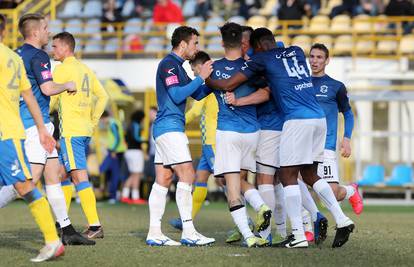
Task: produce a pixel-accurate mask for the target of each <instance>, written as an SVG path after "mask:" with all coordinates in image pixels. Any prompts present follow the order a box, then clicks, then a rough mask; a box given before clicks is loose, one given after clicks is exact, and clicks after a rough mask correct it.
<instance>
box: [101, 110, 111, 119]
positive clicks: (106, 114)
mask: <svg viewBox="0 0 414 267" xmlns="http://www.w3.org/2000/svg"><path fill="white" fill-rule="evenodd" d="M109 116H110V115H109V111H107V110H104V112H102V115H101V118H102V119H105V118H109Z"/></svg>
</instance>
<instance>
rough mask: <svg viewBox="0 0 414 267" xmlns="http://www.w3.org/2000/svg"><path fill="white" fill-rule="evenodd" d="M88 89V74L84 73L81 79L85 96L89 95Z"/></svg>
mask: <svg viewBox="0 0 414 267" xmlns="http://www.w3.org/2000/svg"><path fill="white" fill-rule="evenodd" d="M89 90H90V87H89V76H88V74H85V75H84V76H83V80H82V92H85V93H86V96H87V97H89Z"/></svg>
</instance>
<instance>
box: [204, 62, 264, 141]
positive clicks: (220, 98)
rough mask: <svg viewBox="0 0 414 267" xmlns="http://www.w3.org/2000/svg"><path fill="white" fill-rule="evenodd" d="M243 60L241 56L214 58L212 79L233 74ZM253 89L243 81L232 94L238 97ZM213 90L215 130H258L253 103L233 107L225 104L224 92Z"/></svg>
mask: <svg viewBox="0 0 414 267" xmlns="http://www.w3.org/2000/svg"><path fill="white" fill-rule="evenodd" d="M244 62H245V60H244V59H243V58H239V59H236V60H227V59H226V58H222V59H220V60H216V61H215V62H214V64H213V68H214V71H213V73H212V79H214V80H217V79H229V78H230V77H231V76H232V75H233V74H235V73H237V72H238V71H240V68H241V67H242V66H243V65H244ZM255 91H256V88H254V87H253V86H251V85H250V84H248V83H244V84H242V85H240V86H239V87H237V88H236V89H235V90H234V94H235V97H236V98H240V97H244V96H247V95H250V94H251V93H253V92H255ZM213 92H214V95H215V96H216V98H217V103H218V106H219V111H218V114H217V130H221V131H232V132H238V133H253V132H256V131H258V130H259V123H258V121H257V114H256V106H255V105H247V106H240V107H235V106H232V105H229V104H227V102H226V97H225V96H226V92H224V91H221V90H213Z"/></svg>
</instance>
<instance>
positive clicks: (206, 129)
mask: <svg viewBox="0 0 414 267" xmlns="http://www.w3.org/2000/svg"><path fill="white" fill-rule="evenodd" d="M217 113H218V104H217V99H216V97H215V95H214V94H210V95H208V96H207V97H205V98H203V99H202V100H200V101H194V104H193V106H192V107H191V109H189V110H188V111H187V113H186V114H185V121H186V123H189V122H191V121H193V120H194V119H195V118H197V117H198V116H201V119H200V129H201V140H202V144H203V145H215V144H216V130H217Z"/></svg>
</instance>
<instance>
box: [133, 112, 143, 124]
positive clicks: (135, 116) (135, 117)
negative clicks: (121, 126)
mask: <svg viewBox="0 0 414 267" xmlns="http://www.w3.org/2000/svg"><path fill="white" fill-rule="evenodd" d="M144 117H145V113H144V111H142V110H136V111H135V112H134V113H132V114H131V122H138V123H141V121H142V120H143V119H144Z"/></svg>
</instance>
